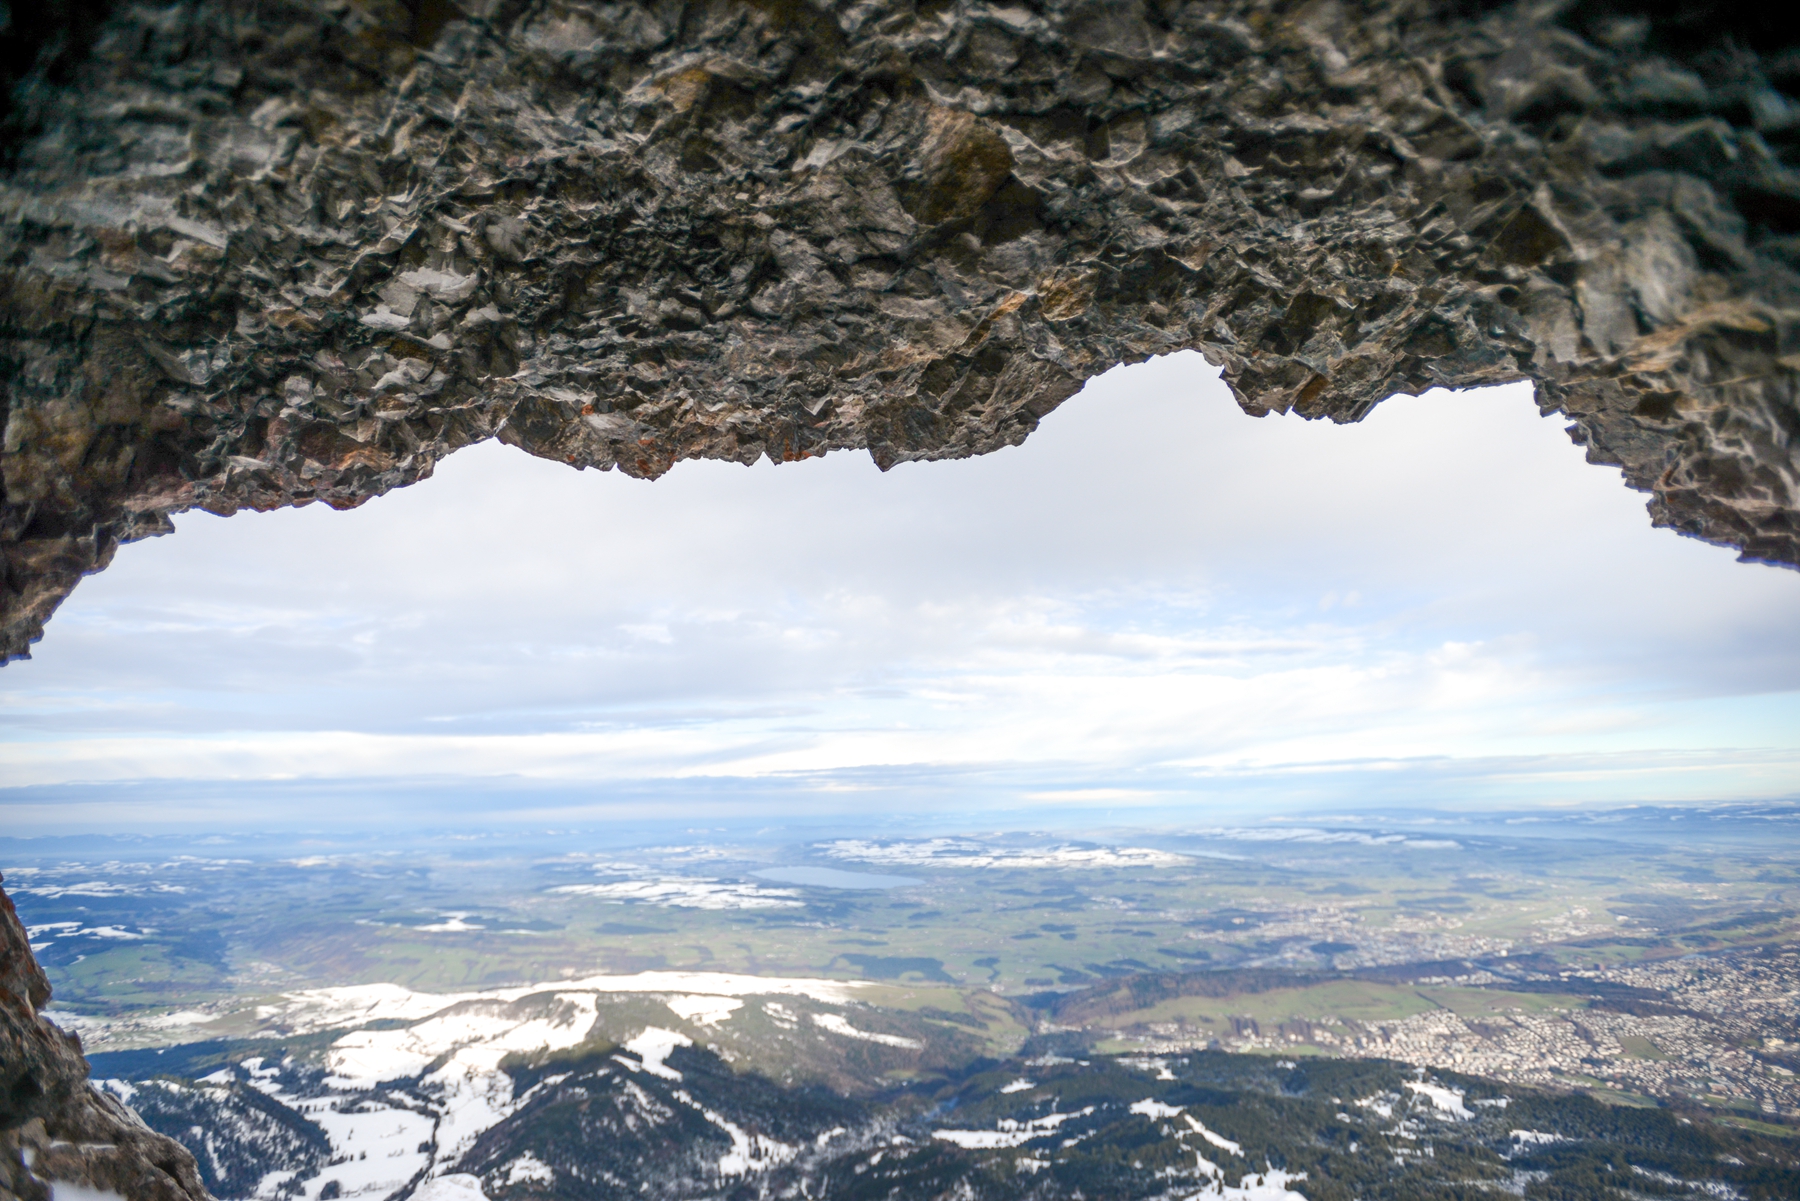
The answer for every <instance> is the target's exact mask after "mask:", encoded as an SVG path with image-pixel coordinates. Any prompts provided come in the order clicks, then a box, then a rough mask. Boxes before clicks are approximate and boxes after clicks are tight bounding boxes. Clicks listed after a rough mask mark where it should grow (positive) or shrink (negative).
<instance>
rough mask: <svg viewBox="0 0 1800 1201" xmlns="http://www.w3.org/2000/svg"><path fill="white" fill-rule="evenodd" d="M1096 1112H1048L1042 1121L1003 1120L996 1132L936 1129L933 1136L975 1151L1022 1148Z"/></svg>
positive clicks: (1038, 1119)
mask: <svg viewBox="0 0 1800 1201" xmlns="http://www.w3.org/2000/svg"><path fill="white" fill-rule="evenodd" d="M1093 1112H1094V1107H1093V1106H1092V1105H1090V1106H1088V1107H1087V1108H1086V1109H1078V1110H1076V1111H1075V1112H1074V1113H1047V1114H1045V1115H1044V1116H1043V1117H1041V1118H1029V1119H1027V1120H1025V1121H1023V1122H1020V1121H1016V1120H1014V1119H1012V1118H1001V1119H1000V1120H999V1121H998V1122H997V1123H995V1126H996V1127H997V1128H996V1129H994V1130H933V1131H932V1132H931V1137H932V1138H941V1139H943V1140H944V1141H945V1142H947V1143H955V1144H956V1145H957V1146H959V1147H965V1148H967V1149H969V1150H974V1151H989V1150H993V1149H995V1148H999V1147H1020V1146H1023V1145H1025V1144H1026V1143H1028V1142H1030V1141H1031V1140H1032V1139H1034V1138H1043V1137H1044V1136H1046V1135H1050V1134H1055V1133H1056V1130H1057V1127H1059V1126H1061V1125H1062V1124H1063V1123H1064V1122H1066V1121H1068V1120H1069V1119H1070V1118H1085V1117H1087V1116H1088V1115H1089V1114H1091V1113H1093Z"/></svg>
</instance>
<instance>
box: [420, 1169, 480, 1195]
mask: <svg viewBox="0 0 1800 1201" xmlns="http://www.w3.org/2000/svg"><path fill="white" fill-rule="evenodd" d="M413 1201H487V1194H486V1193H483V1192H482V1191H481V1181H479V1180H477V1179H476V1178H475V1177H473V1176H467V1175H464V1174H463V1173H461V1172H457V1173H454V1174H452V1175H449V1176H439V1177H438V1178H437V1179H436V1180H427V1181H426V1182H425V1183H424V1184H421V1185H420V1186H419V1188H418V1191H417V1192H415V1193H413Z"/></svg>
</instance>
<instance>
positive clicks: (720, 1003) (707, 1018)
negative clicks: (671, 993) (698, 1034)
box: [663, 993, 744, 1026]
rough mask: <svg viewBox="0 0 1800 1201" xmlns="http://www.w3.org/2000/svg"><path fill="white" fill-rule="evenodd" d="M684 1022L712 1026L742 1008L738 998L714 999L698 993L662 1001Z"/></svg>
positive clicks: (742, 1005)
mask: <svg viewBox="0 0 1800 1201" xmlns="http://www.w3.org/2000/svg"><path fill="white" fill-rule="evenodd" d="M663 1004H665V1005H667V1006H668V1007H669V1008H670V1009H672V1010H674V1011H675V1016H676V1017H678V1018H680V1019H681V1020H682V1021H684V1022H693V1023H695V1024H697V1025H701V1026H714V1025H717V1024H718V1023H720V1022H722V1021H724V1020H725V1019H727V1018H729V1017H730V1016H731V1015H732V1014H734V1013H736V1012H737V1011H738V1010H740V1009H742V1008H743V1007H744V1002H743V1000H742V999H741V998H739V997H715V996H705V995H702V994H698V993H688V994H685V995H683V996H676V997H669V998H667V999H666V1000H664V1001H663Z"/></svg>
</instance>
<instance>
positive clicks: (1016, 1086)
mask: <svg viewBox="0 0 1800 1201" xmlns="http://www.w3.org/2000/svg"><path fill="white" fill-rule="evenodd" d="M1036 1087H1037V1081H1035V1080H1027V1079H1025V1078H1024V1077H1023V1076H1021V1077H1019V1078H1018V1079H1017V1080H1015V1081H1013V1082H1012V1083H1011V1084H1008V1085H1005V1086H1004V1087H1002V1088H1001V1089H1000V1091H1001V1092H1002V1093H1022V1092H1024V1091H1025V1090H1026V1089H1028V1088H1036Z"/></svg>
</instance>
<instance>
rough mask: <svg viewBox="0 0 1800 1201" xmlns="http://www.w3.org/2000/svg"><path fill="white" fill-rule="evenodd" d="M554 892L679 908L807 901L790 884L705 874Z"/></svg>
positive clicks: (787, 904) (577, 886)
mask: <svg viewBox="0 0 1800 1201" xmlns="http://www.w3.org/2000/svg"><path fill="white" fill-rule="evenodd" d="M550 891H551V892H558V893H564V894H566V895H569V896H577V897H596V898H598V899H600V900H603V901H616V902H618V903H619V904H639V905H664V906H668V907H671V908H676V909H798V908H800V907H801V906H802V905H803V904H804V902H803V901H801V900H800V899H799V897H800V894H799V893H797V892H795V891H794V890H793V889H791V888H764V887H763V886H762V885H760V884H739V883H735V882H733V881H729V880H714V879H711V878H709V877H705V876H664V877H662V878H660V879H656V880H616V881H613V882H611V883H608V884H559V885H557V886H556V887H555V888H552V889H550Z"/></svg>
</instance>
